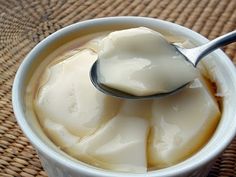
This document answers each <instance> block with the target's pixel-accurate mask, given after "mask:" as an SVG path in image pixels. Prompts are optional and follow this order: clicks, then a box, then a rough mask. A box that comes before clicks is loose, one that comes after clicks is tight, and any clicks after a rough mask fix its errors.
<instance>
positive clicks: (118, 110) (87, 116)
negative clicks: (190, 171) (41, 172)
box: [33, 28, 220, 173]
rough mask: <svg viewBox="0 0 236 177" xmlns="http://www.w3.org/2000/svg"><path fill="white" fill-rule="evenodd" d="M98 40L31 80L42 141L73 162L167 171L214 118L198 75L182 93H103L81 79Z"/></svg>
mask: <svg viewBox="0 0 236 177" xmlns="http://www.w3.org/2000/svg"><path fill="white" fill-rule="evenodd" d="M142 29H143V28H142ZM146 30H147V29H146V28H145V30H144V31H146ZM151 34H152V33H151ZM136 37H138V35H137V36H136ZM141 37H142V35H141ZM148 37H149V38H150V39H148V41H149V40H151V37H150V36H148ZM144 39H145V37H144ZM124 40H126V39H124ZM94 41H95V42H94ZM103 42H104V40H103V41H102V40H101V39H100V38H99V39H96V40H91V41H89V42H88V43H86V44H84V45H83V46H80V47H79V48H77V49H75V50H74V51H73V52H72V53H73V54H72V55H67V53H65V54H64V56H65V57H62V58H63V60H58V58H55V60H53V61H52V62H51V63H50V64H49V65H48V66H47V68H46V69H45V70H44V71H43V74H42V75H41V76H40V78H39V81H38V82H36V83H37V89H36V91H35V96H34V103H33V104H34V110H35V113H36V115H37V117H38V120H39V122H40V124H41V126H42V128H43V129H44V130H45V133H46V134H47V136H48V137H49V138H50V139H51V140H52V141H53V142H54V143H55V144H56V145H57V146H58V147H59V148H60V149H61V150H63V151H64V152H66V153H68V154H69V155H71V156H72V157H74V158H76V159H78V160H80V161H83V162H85V163H88V164H91V165H94V166H97V167H100V168H104V169H109V170H114V171H122V172H133V173H145V172H147V171H148V170H153V169H160V168H164V167H168V166H170V165H174V164H177V163H179V162H181V161H182V160H185V159H186V158H188V157H190V156H191V155H193V154H194V153H195V152H197V151H198V150H199V149H200V148H201V147H202V146H203V145H204V144H205V143H206V142H207V141H208V140H209V138H210V137H211V135H212V133H213V131H214V130H215V128H216V126H217V123H218V121H219V117H220V111H219V108H218V104H217V102H216V99H215V98H214V95H213V92H211V90H210V88H209V87H208V85H207V84H205V80H204V78H203V77H202V76H200V74H199V75H198V76H197V78H196V79H195V80H194V82H193V83H192V84H191V85H189V86H188V87H186V88H185V89H183V90H182V91H180V92H178V93H176V94H174V95H171V96H167V97H163V98H160V99H155V100H142V101H137V100H121V99H118V98H114V97H110V96H107V95H104V94H103V93H101V92H99V91H98V90H96V89H95V87H94V86H93V85H92V83H91V82H90V78H89V71H90V68H91V66H92V64H93V63H94V62H95V61H96V59H97V56H98V54H97V53H98V48H99V47H98V46H99V45H100V43H103ZM144 42H145V40H144ZM127 47H129V46H128V45H127ZM155 49H156V48H155ZM163 50H164V49H163ZM150 52H151V49H150ZM146 54H147V53H146ZM140 55H141V53H140ZM194 77H195V76H194ZM147 79H149V78H147ZM126 84H127V85H128V84H129V82H127V83H126ZM130 84H132V83H130Z"/></svg>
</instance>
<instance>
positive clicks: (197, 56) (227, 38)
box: [186, 30, 236, 66]
mask: <svg viewBox="0 0 236 177" xmlns="http://www.w3.org/2000/svg"><path fill="white" fill-rule="evenodd" d="M232 42H236V30H235V31H232V32H230V33H227V34H225V35H223V36H220V37H218V38H215V39H213V40H212V41H210V42H208V43H206V44H204V45H201V46H199V47H195V48H192V49H186V50H188V52H187V51H186V52H187V53H188V54H189V56H187V57H188V59H189V60H190V61H191V62H192V63H193V64H194V66H196V65H197V64H198V62H199V61H200V60H201V59H202V58H203V57H204V56H206V55H207V54H209V53H210V52H212V51H214V50H215V49H217V48H219V47H222V46H224V45H227V44H230V43H232ZM190 55H191V56H190Z"/></svg>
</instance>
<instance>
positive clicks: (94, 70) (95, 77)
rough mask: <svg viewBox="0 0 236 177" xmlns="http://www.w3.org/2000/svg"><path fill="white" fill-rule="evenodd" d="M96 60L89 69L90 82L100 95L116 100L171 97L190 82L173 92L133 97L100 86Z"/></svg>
mask: <svg viewBox="0 0 236 177" xmlns="http://www.w3.org/2000/svg"><path fill="white" fill-rule="evenodd" d="M97 65H98V60H97V61H95V62H94V64H93V65H92V68H91V69H90V80H91V82H92V84H93V85H94V86H95V87H96V88H97V89H98V90H99V91H101V92H102V93H104V94H106V95H110V96H114V97H118V98H125V99H153V98H159V97H163V96H167V95H171V94H174V93H176V92H178V91H180V90H181V89H182V88H184V87H185V86H187V85H188V84H189V83H190V82H188V83H186V84H184V85H182V86H181V87H179V88H177V89H174V90H173V91H170V92H165V93H157V94H153V95H147V96H135V95H131V94H129V93H126V92H123V91H120V90H118V89H114V88H111V87H108V86H106V85H104V84H102V83H101V82H100V80H99V77H98V74H97V73H98V71H97V70H98V67H97Z"/></svg>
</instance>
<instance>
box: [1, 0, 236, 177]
mask: <svg viewBox="0 0 236 177" xmlns="http://www.w3.org/2000/svg"><path fill="white" fill-rule="evenodd" d="M121 15H122V16H126V15H132V16H148V17H153V18H159V19H164V20H167V21H171V22H175V23H178V24H180V25H183V26H186V27H188V28H191V29H193V30H195V31H197V32H199V33H201V34H203V35H204V36H206V37H208V38H209V39H213V38H215V37H217V36H219V35H222V34H224V33H227V32H229V31H232V30H235V29H236V0H115V1H111V0H87V1H85V0H68V1H67V0H52V1H48V0H37V1H34V0H0V176H1V177H13V176H15V177H18V176H22V177H33V176H35V177H46V176H47V175H46V173H45V172H44V170H43V169H42V167H41V164H40V162H39V159H38V157H37V155H36V152H35V150H34V148H33V147H32V146H31V145H30V143H29V142H28V140H27V138H26V137H25V136H24V135H23V134H22V131H21V130H20V129H19V127H18V125H17V124H16V121H15V118H14V115H13V111H12V104H11V87H12V82H13V79H14V75H15V73H16V70H17V68H18V67H19V65H20V63H21V62H22V60H23V58H24V57H25V55H26V54H27V53H28V52H29V51H30V50H31V49H32V48H33V47H34V46H35V45H36V44H37V43H38V42H39V41H41V40H42V39H44V38H45V37H47V36H48V35H49V34H51V33H53V32H54V31H56V30H58V29H60V28H62V27H64V26H67V25H69V24H72V23H75V22H78V21H82V20H86V19H91V18H98V17H105V16H121ZM225 52H226V53H227V55H228V56H229V57H230V58H231V59H232V60H233V61H234V62H235V63H236V44H231V45H229V46H227V47H225ZM213 176H217V177H218V176H220V177H223V176H236V139H235V140H234V141H233V142H232V143H231V145H230V146H229V147H228V148H227V149H226V150H225V152H224V153H223V154H222V156H221V157H219V158H218V160H217V161H216V162H215V165H214V167H213V168H212V169H211V172H210V174H209V177H213Z"/></svg>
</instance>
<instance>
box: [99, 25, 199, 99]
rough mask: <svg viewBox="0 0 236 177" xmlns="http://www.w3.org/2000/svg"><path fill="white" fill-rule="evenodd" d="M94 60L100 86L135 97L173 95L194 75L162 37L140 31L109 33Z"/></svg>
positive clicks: (139, 29)
mask: <svg viewBox="0 0 236 177" xmlns="http://www.w3.org/2000/svg"><path fill="white" fill-rule="evenodd" d="M98 57H99V60H98V61H99V65H98V66H99V67H98V76H99V78H100V79H99V80H100V82H101V83H102V84H104V85H106V86H108V87H111V88H114V89H117V90H121V91H123V92H127V93H129V94H132V95H137V96H145V95H152V94H156V93H165V92H170V91H173V90H175V89H177V88H179V87H181V86H182V85H184V84H186V83H188V82H189V81H192V80H193V79H194V78H196V77H197V75H198V72H197V70H196V69H195V68H194V67H193V66H192V64H190V63H189V62H187V61H186V60H185V59H184V58H183V56H182V55H181V54H179V53H178V52H177V51H176V49H175V48H174V47H173V46H172V45H170V44H169V42H167V41H166V40H165V38H164V36H162V35H161V34H160V33H158V32H156V31H153V30H150V29H148V28H144V27H140V28H132V29H127V30H121V31H115V32H112V33H110V34H109V35H108V36H106V37H105V38H104V39H103V40H102V42H101V44H100V50H99V52H98Z"/></svg>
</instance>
